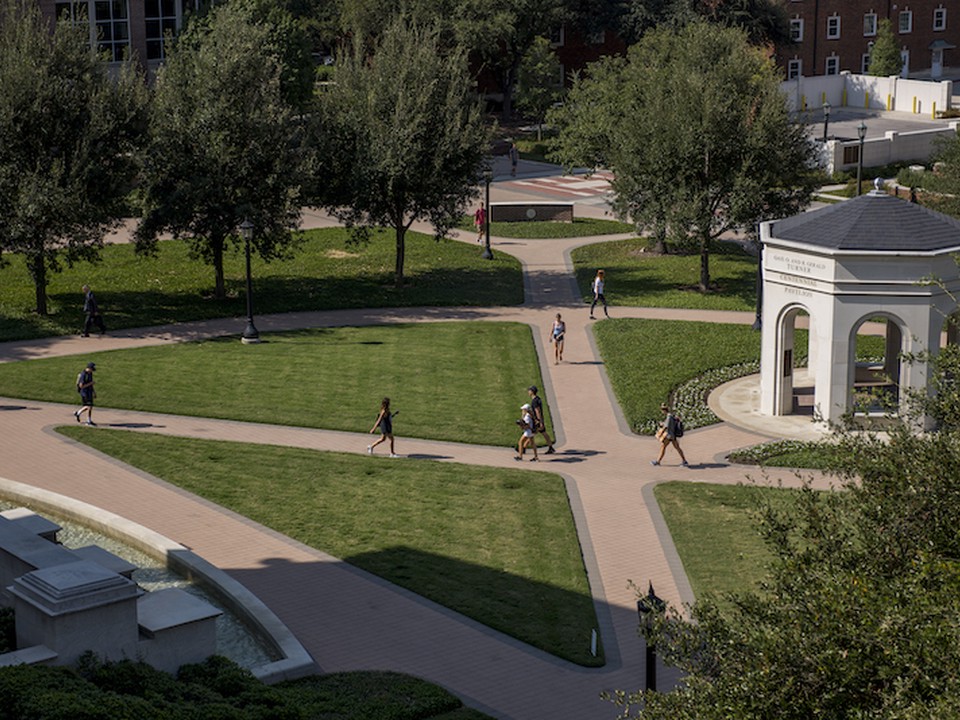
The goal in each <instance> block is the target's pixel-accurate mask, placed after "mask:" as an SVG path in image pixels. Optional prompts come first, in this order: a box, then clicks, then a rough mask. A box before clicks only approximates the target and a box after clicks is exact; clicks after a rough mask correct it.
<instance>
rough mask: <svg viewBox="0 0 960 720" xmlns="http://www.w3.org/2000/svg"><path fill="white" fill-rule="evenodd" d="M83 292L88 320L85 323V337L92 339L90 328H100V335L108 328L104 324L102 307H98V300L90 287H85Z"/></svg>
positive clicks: (84, 307)
mask: <svg viewBox="0 0 960 720" xmlns="http://www.w3.org/2000/svg"><path fill="white" fill-rule="evenodd" d="M81 290H83V312H84V313H85V314H86V316H87V318H86V320H84V322H83V337H90V327H91V326H92V325H96V326H97V327H98V328H100V334H101V335H103V334H104V333H105V332H106V331H107V328H106V327H104V324H103V315H101V314H100V307H99V306H98V305H97V299H96V298H95V297H94V296H93V290H91V289H90V286H89V285H84V286H83V287H82V288H81Z"/></svg>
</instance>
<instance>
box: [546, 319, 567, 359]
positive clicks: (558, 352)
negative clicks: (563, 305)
mask: <svg viewBox="0 0 960 720" xmlns="http://www.w3.org/2000/svg"><path fill="white" fill-rule="evenodd" d="M566 334H567V324H566V323H565V322H564V321H563V319H562V318H561V317H560V313H557V319H556V320H554V321H553V327H552V328H551V329H550V339H551V340H553V364H554V365H559V364H560V363H561V362H563V336H564V335H566Z"/></svg>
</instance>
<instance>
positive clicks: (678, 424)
mask: <svg viewBox="0 0 960 720" xmlns="http://www.w3.org/2000/svg"><path fill="white" fill-rule="evenodd" d="M673 436H674V437H675V438H682V437H683V420H681V419H680V418H678V417H677V416H676V415H674V417H673Z"/></svg>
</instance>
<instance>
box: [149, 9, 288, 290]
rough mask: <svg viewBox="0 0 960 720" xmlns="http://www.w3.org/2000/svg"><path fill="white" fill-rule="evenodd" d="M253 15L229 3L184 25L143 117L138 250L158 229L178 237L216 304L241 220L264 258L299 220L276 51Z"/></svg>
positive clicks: (271, 35) (279, 50)
mask: <svg viewBox="0 0 960 720" xmlns="http://www.w3.org/2000/svg"><path fill="white" fill-rule="evenodd" d="M274 12H279V11H274ZM260 16H261V11H260V9H259V8H258V7H257V5H256V4H255V3H252V2H250V3H243V2H235V3H234V2H232V3H228V4H226V5H218V6H216V7H215V8H214V9H213V10H212V11H211V12H210V14H209V15H207V16H205V17H203V18H200V19H197V20H196V21H195V22H192V23H191V24H190V25H189V27H188V28H187V30H186V31H185V32H184V33H183V34H182V35H181V36H180V38H179V39H178V41H177V43H176V44H175V45H174V46H173V48H171V51H170V52H169V53H168V55H167V61H166V63H165V64H164V66H163V67H162V68H160V70H159V71H158V73H157V81H156V88H155V93H154V97H153V103H152V107H151V112H150V127H149V139H148V147H147V150H146V152H145V153H144V166H143V172H142V188H143V197H144V214H143V218H142V220H141V222H140V225H139V227H138V229H137V236H136V240H137V245H138V249H139V250H141V251H150V250H151V249H152V248H153V247H154V245H155V243H156V240H157V237H158V235H159V234H160V233H162V232H165V231H169V232H172V233H174V235H175V236H177V237H185V238H186V239H187V240H188V241H189V242H190V244H191V248H192V250H193V251H194V252H195V253H196V254H197V255H198V256H200V257H201V258H203V259H204V260H206V261H207V262H210V263H212V264H213V266H214V272H215V294H216V297H218V298H222V297H224V296H225V292H226V291H225V286H224V277H223V253H224V250H225V248H226V246H227V242H228V240H229V238H231V237H233V232H234V230H235V228H237V227H238V226H239V225H240V223H241V222H242V221H243V220H244V219H248V220H249V221H250V222H251V223H253V225H254V246H255V248H256V250H257V251H258V252H259V254H260V255H261V256H262V257H264V258H266V259H269V258H271V257H276V256H278V255H279V254H280V253H282V252H283V250H284V248H285V246H286V245H287V244H288V243H289V242H290V239H291V234H290V230H291V229H292V228H294V227H296V224H297V222H298V218H299V210H300V196H299V194H300V185H301V180H302V175H301V169H302V167H303V161H304V158H303V154H302V152H301V148H300V140H301V138H302V133H301V132H299V123H298V119H297V116H296V115H295V114H294V112H293V108H292V107H291V105H290V104H289V103H288V102H287V101H286V100H285V93H284V87H285V85H284V82H283V78H284V77H285V71H284V67H285V66H284V64H283V62H282V59H283V58H284V57H285V50H284V47H283V46H282V45H281V44H279V42H278V40H277V32H276V26H275V25H272V24H270V23H268V22H265V21H262V20H260V19H259V17H260ZM271 16H272V15H271ZM293 75H294V76H295V73H294V74H293ZM294 87H296V83H294ZM291 93H292V94H293V96H296V92H295V91H292V90H291Z"/></svg>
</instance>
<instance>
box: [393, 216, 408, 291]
mask: <svg viewBox="0 0 960 720" xmlns="http://www.w3.org/2000/svg"><path fill="white" fill-rule="evenodd" d="M393 227H394V230H395V231H396V233H397V266H396V269H395V270H394V281H395V283H396V286H397V289H398V290H401V289H402V288H403V261H404V254H405V253H406V237H407V227H406V225H404V224H403V223H397V224H395V225H394V226H393Z"/></svg>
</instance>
